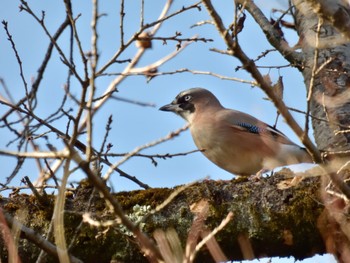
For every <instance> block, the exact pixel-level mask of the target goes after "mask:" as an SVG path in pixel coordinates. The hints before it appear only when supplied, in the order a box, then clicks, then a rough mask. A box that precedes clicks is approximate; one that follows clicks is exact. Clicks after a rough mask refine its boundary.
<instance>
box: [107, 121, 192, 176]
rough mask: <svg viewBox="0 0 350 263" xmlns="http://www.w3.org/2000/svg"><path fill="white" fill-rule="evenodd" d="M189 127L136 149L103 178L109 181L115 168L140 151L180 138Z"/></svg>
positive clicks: (111, 168)
mask: <svg viewBox="0 0 350 263" xmlns="http://www.w3.org/2000/svg"><path fill="white" fill-rule="evenodd" d="M188 127H189V125H188V124H186V125H185V126H184V127H182V128H180V129H178V130H177V131H174V132H171V133H170V134H168V135H167V136H165V137H163V138H160V139H158V140H156V141H154V142H150V143H147V144H145V145H142V146H139V147H137V148H135V149H134V150H132V151H131V152H130V153H129V154H127V155H125V156H124V157H123V158H122V159H121V160H120V161H118V162H117V163H115V164H113V165H112V166H110V167H109V169H108V171H107V172H106V174H105V175H104V176H103V178H104V179H105V180H108V179H109V177H110V176H111V174H112V172H113V170H114V169H115V168H118V167H119V166H120V165H121V164H123V163H124V162H126V161H127V160H129V159H130V158H131V157H132V156H134V155H135V154H137V153H138V152H140V151H142V150H144V149H146V148H150V147H153V146H155V145H157V144H160V143H162V142H165V141H167V140H171V139H172V138H174V137H175V136H178V135H179V134H180V133H181V132H183V131H186V130H187V129H188Z"/></svg>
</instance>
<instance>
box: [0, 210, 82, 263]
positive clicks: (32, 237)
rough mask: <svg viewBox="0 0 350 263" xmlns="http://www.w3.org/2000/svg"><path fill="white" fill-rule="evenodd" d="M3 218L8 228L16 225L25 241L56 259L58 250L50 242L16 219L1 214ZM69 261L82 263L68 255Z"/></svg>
mask: <svg viewBox="0 0 350 263" xmlns="http://www.w3.org/2000/svg"><path fill="white" fill-rule="evenodd" d="M3 214H4V217H5V219H6V221H7V223H8V224H9V225H10V226H14V225H16V227H18V228H19V229H20V230H21V233H22V236H23V237H24V238H25V239H28V240H29V241H30V242H32V243H33V244H35V245H36V246H37V247H39V248H41V249H43V250H45V251H46V252H47V253H48V254H50V255H53V256H55V257H58V251H60V249H59V248H57V247H56V246H54V245H53V244H52V243H51V242H49V241H47V240H46V239H45V238H43V237H42V235H41V234H39V233H37V232H36V231H34V230H33V229H30V228H28V227H26V226H24V225H22V224H21V223H20V222H18V221H17V220H16V219H14V218H13V217H12V216H10V215H9V214H7V213H3ZM69 260H70V262H72V263H82V261H81V260H80V259H78V258H76V257H74V256H72V255H71V254H69Z"/></svg>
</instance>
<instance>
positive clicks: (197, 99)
mask: <svg viewBox="0 0 350 263" xmlns="http://www.w3.org/2000/svg"><path fill="white" fill-rule="evenodd" d="M215 106H219V107H221V104H220V102H219V101H218V99H217V98H216V97H215V96H214V95H213V93H211V92H210V91H208V90H206V89H202V88H192V89H189V90H185V91H182V92H180V93H179V94H178V95H177V96H176V98H175V99H174V100H173V101H172V102H171V103H170V104H167V105H164V106H162V107H160V108H159V110H161V111H171V112H174V113H176V114H178V115H180V116H181V117H182V118H184V119H185V120H186V121H188V122H189V123H191V122H192V120H193V117H194V116H195V114H197V113H198V112H200V111H203V110H207V109H210V108H212V107H215Z"/></svg>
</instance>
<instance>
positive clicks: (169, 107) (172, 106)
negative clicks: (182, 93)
mask: <svg viewBox="0 0 350 263" xmlns="http://www.w3.org/2000/svg"><path fill="white" fill-rule="evenodd" d="M159 110H161V111H172V112H175V113H176V112H178V111H179V110H180V107H179V105H178V104H175V103H170V104H167V105H164V106H162V107H160V108H159Z"/></svg>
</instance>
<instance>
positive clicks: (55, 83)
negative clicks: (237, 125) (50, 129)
mask: <svg viewBox="0 0 350 263" xmlns="http://www.w3.org/2000/svg"><path fill="white" fill-rule="evenodd" d="M28 2H29V5H30V6H31V8H32V9H33V10H34V11H35V12H36V13H37V14H38V15H40V13H41V10H45V24H46V26H47V27H48V29H49V30H50V32H51V33H52V34H53V33H54V32H56V30H57V27H58V25H60V24H61V23H62V22H63V20H64V17H65V8H64V4H63V1H40V0H34V1H28ZM72 2H73V10H74V12H75V13H74V15H75V16H76V15H78V14H79V13H81V16H80V17H79V19H78V20H77V28H78V33H79V36H80V38H81V40H82V45H83V49H84V51H85V52H87V51H89V50H91V46H90V43H91V27H90V21H91V13H92V11H91V1H72ZM164 2H165V1H160V0H152V1H145V23H150V22H153V21H155V20H156V19H157V18H158V16H159V14H160V12H161V10H162V8H163V3H164ZM174 2H175V3H174V4H173V6H172V8H171V10H170V13H172V12H175V11H177V10H179V9H181V8H182V6H184V5H185V6H187V5H190V4H192V3H195V2H194V1H174ZM214 2H215V6H216V8H217V10H218V12H219V13H220V15H221V16H222V18H223V21H224V23H225V24H226V25H228V24H230V23H231V22H232V20H233V14H234V6H233V1H214ZM255 2H256V3H257V4H258V5H259V6H261V7H262V8H263V11H264V12H265V14H266V15H267V16H268V17H269V16H270V14H271V13H270V10H271V8H272V7H274V8H278V9H286V7H287V1H286V0H280V1H277V0H274V1H262V0H260V1H255ZM19 4H20V2H19V1H15V0H12V1H6V0H1V9H0V20H5V21H7V22H8V28H9V31H10V33H11V34H12V36H13V40H14V41H15V43H16V48H17V50H18V53H19V55H20V57H21V60H22V62H23V70H24V75H25V78H26V81H27V82H28V83H31V79H33V78H34V79H35V77H36V76H37V69H38V67H39V66H40V65H41V62H42V60H43V57H44V52H45V51H46V49H47V46H48V44H49V39H48V38H47V36H46V35H45V34H44V32H43V30H42V28H41V27H40V26H39V24H38V23H37V22H36V21H34V19H33V18H32V17H31V16H30V15H28V14H27V13H26V12H19V8H18V6H19ZM119 8H120V3H119V1H115V0H114V1H111V0H104V1H100V13H106V14H107V16H104V17H102V18H101V19H100V20H99V24H98V31H99V42H98V47H99V52H100V61H99V64H98V66H102V65H104V64H105V63H106V62H107V61H108V60H109V59H110V58H111V56H112V55H113V54H114V53H115V52H116V51H117V50H118V48H119V44H120V34H119V33H120V29H119V22H120V20H119V12H120V9H119ZM139 10H140V1H125V13H126V15H125V39H126V40H128V39H129V38H130V37H131V36H132V35H133V34H134V33H135V32H136V31H137V30H138V29H139V24H140V16H139V14H140V13H139V12H140V11H139ZM208 19H209V17H208V15H207V11H206V10H205V8H204V7H203V9H202V11H198V10H196V9H193V10H190V11H188V12H185V13H183V14H180V15H178V16H176V17H174V18H173V19H170V20H168V21H166V22H165V23H164V24H163V25H162V26H161V28H160V30H159V31H158V33H157V35H156V36H162V37H169V36H173V35H174V34H175V32H177V31H178V32H181V33H182V36H181V37H183V38H189V37H192V36H194V35H196V34H198V35H199V37H205V38H210V39H213V40H214V42H209V43H202V42H198V43H192V44H191V45H189V46H188V47H187V48H186V49H185V50H184V51H182V52H181V53H180V54H178V55H177V56H176V57H175V58H174V59H172V60H171V61H169V62H167V63H166V64H164V65H162V66H161V67H160V68H159V69H158V70H159V71H160V72H169V71H175V70H178V69H182V68H188V69H191V70H199V71H211V72H213V73H217V74H220V75H224V76H227V77H237V78H242V79H245V80H252V79H251V77H250V76H249V75H247V74H246V73H245V72H244V71H243V70H239V71H236V70H235V69H236V67H237V66H239V65H240V63H239V62H238V61H237V60H236V59H234V58H232V57H229V56H225V55H221V54H218V53H215V52H211V51H209V49H210V48H217V49H222V50H225V49H226V47H225V45H224V43H223V40H222V39H221V38H220V36H219V35H218V33H217V31H216V30H215V28H214V26H212V25H204V26H201V27H195V28H191V26H192V25H194V24H196V23H197V22H199V21H203V20H208ZM285 33H286V35H285V36H286V38H287V40H288V42H289V43H290V45H294V44H295V43H296V42H297V40H298V39H297V36H296V33H295V32H293V31H286V32H285ZM239 39H240V43H241V44H242V47H243V49H244V50H245V52H246V53H247V54H248V55H249V56H250V57H251V58H253V59H254V58H256V57H257V56H259V55H260V54H261V53H262V52H263V51H265V50H266V49H270V48H271V46H270V45H269V44H268V43H267V41H266V40H265V36H264V35H263V34H262V32H261V30H260V28H259V27H258V26H257V25H256V24H255V23H254V21H253V19H252V18H251V17H250V16H249V14H247V19H246V23H245V27H244V30H243V31H242V33H241V34H240V35H239ZM68 43H69V34H68V31H67V32H66V33H65V34H64V35H63V36H62V37H61V38H60V39H59V45H60V46H61V47H62V49H63V50H64V51H65V52H67V51H68ZM176 44H177V42H173V41H168V44H167V45H163V43H162V41H154V42H153V48H152V49H149V50H147V51H146V53H145V54H144V56H143V57H142V59H141V61H140V63H139V64H138V65H137V66H138V67H143V66H146V65H148V64H149V63H153V62H155V61H157V60H158V59H161V58H162V57H164V56H165V55H167V54H168V53H169V52H172V51H173V50H176ZM136 51H137V48H136V47H135V46H134V45H132V46H130V47H129V48H128V49H127V50H126V52H125V53H124V54H123V55H122V56H121V57H120V59H130V58H133V56H134V54H135V53H136ZM75 57H76V66H77V70H78V71H79V72H80V73H82V67H81V65H79V62H80V59H79V54H78V50H77V49H75ZM257 64H258V65H261V66H272V65H276V66H277V65H287V64H288V62H287V61H285V60H284V59H282V58H281V56H280V55H279V54H277V53H276V52H272V53H270V54H269V55H268V56H267V57H266V58H263V59H261V60H260V61H259V62H257ZM124 67H125V64H121V65H119V64H116V65H113V66H111V67H110V68H109V69H108V70H107V71H106V72H108V73H117V72H121V71H122V70H123V68H124ZM262 72H264V74H270V77H271V79H272V81H273V82H275V81H277V79H278V77H279V76H283V82H284V88H285V93H284V100H285V103H286V104H287V105H288V106H290V107H293V108H297V109H300V110H304V109H305V96H306V95H305V94H306V92H305V86H304V83H303V78H302V76H301V74H300V73H299V72H298V71H297V70H296V69H290V68H281V69H279V70H276V69H272V70H269V69H262ZM0 78H2V79H3V80H4V81H5V83H6V85H7V86H8V88H9V89H10V91H11V93H12V96H13V97H14V98H15V100H19V99H20V98H22V97H23V96H24V95H25V91H24V87H23V83H22V81H21V79H20V77H19V67H18V64H17V61H16V58H15V56H14V52H13V50H12V48H11V45H10V43H9V41H7V37H6V34H5V31H4V30H3V28H2V29H1V30H0ZM66 78H67V68H66V66H65V65H63V63H62V62H61V61H60V59H59V56H58V54H57V51H54V55H53V57H52V59H51V60H50V62H49V66H48V69H47V71H46V72H45V75H44V80H43V82H42V84H41V86H40V91H39V97H38V107H37V108H36V110H35V113H36V115H38V116H39V117H41V118H45V117H47V116H49V115H50V114H51V113H52V112H54V111H55V110H56V109H57V108H58V106H59V105H60V103H61V101H62V98H63V94H64V89H63V87H64V85H65V82H66ZM114 78H115V76H109V77H102V78H99V79H98V81H97V96H100V95H102V93H103V92H104V91H105V89H106V88H107V86H108V84H109V83H110V82H111V81H112V80H113V79H114ZM191 87H204V88H207V89H209V90H211V91H212V92H213V93H214V94H215V95H216V96H217V97H218V98H219V100H220V101H221V102H222V104H223V105H224V106H226V107H227V108H234V109H237V110H240V111H244V112H246V113H249V114H251V115H254V116H255V117H257V118H259V119H261V120H263V121H265V122H267V123H268V124H274V122H275V118H276V110H275V108H274V107H273V105H272V104H271V103H270V102H269V101H267V100H264V99H263V98H264V97H265V95H264V93H263V92H262V91H261V90H260V89H259V88H256V87H255V88H252V87H251V86H250V85H248V84H243V83H239V82H232V81H227V80H221V79H218V78H215V77H212V76H205V75H193V74H191V73H182V74H174V75H166V76H159V77H156V78H154V79H152V80H151V81H150V82H148V83H147V80H146V78H145V77H143V76H132V77H128V78H127V79H125V80H124V81H123V82H122V83H121V85H119V86H118V90H119V93H118V94H116V95H117V96H120V97H122V98H127V99H131V100H136V101H142V102H148V103H154V104H155V105H156V107H140V106H137V105H134V104H129V103H125V102H121V101H116V100H110V101H109V102H108V103H107V104H105V105H104V106H103V107H102V109H101V110H100V111H99V112H98V113H97V116H96V117H95V118H94V139H93V140H94V141H93V144H94V146H95V147H96V148H99V147H100V145H101V142H102V139H103V136H104V132H105V126H106V123H107V120H108V117H109V115H113V124H112V131H111V132H110V136H109V139H108V142H110V143H112V144H113V145H114V146H113V148H112V150H111V152H113V153H124V152H129V151H131V150H133V149H134V148H136V147H138V146H140V145H144V144H146V143H149V142H151V141H154V140H156V139H159V138H161V137H164V136H166V135H167V134H169V133H170V132H171V131H174V130H177V129H179V128H180V127H182V126H183V125H184V124H185V122H184V120H183V119H181V118H180V117H178V116H175V115H174V114H171V113H167V112H161V111H158V108H159V107H160V106H162V105H164V104H167V103H169V102H171V101H172V100H173V99H174V97H175V96H176V95H177V94H178V93H179V92H180V91H182V90H185V89H188V88H191ZM71 92H72V93H73V94H74V95H76V96H78V97H79V95H80V85H79V84H78V83H77V82H76V81H73V82H72V90H71ZM1 94H4V93H3V90H1ZM69 107H75V104H74V102H72V101H69V102H68V103H67V105H66V106H65V107H64V108H65V109H66V110H68V109H69ZM7 110H8V108H6V107H4V106H3V105H0V115H1V116H2V115H3V114H4V112H6V111H7ZM293 115H294V116H295V118H296V119H297V121H298V122H299V123H300V124H301V125H304V116H303V115H300V114H293ZM15 118H16V116H15V115H13V120H14V119H15ZM66 123H67V119H65V118H63V119H61V120H59V121H57V122H55V123H54V126H55V127H56V128H58V129H60V130H61V131H65V129H66ZM19 127H20V126H18V128H19ZM277 128H278V129H279V130H281V131H282V132H283V133H285V134H286V135H287V136H288V137H290V138H291V139H292V140H293V141H295V142H297V143H299V141H298V138H297V137H296V136H295V135H294V134H293V132H292V131H291V129H290V128H289V127H288V126H287V125H285V123H284V122H283V120H282V119H280V121H279V123H278V125H277ZM45 131H47V130H45V129H42V131H41V132H45ZM14 138H15V136H14V134H12V133H9V132H8V131H7V130H6V129H1V136H0V147H1V148H2V149H4V148H6V145H7V143H8V142H9V141H11V140H12V139H14ZM80 139H81V140H82V141H83V142H84V141H85V137H84V136H82V137H80ZM49 142H50V143H51V144H53V145H56V146H57V147H58V148H59V147H60V146H62V144H61V143H60V140H59V139H58V138H57V136H56V135H54V134H49ZM37 143H38V144H40V145H42V149H43V150H48V149H47V148H45V143H46V141H45V140H44V139H41V141H37ZM299 144H300V143H299ZM16 146H17V145H16V143H13V144H11V145H9V148H8V149H12V150H16V149H17V148H16ZM194 149H195V145H194V143H193V141H192V138H191V135H190V133H189V131H186V132H184V133H182V134H181V135H180V136H179V137H177V138H175V139H173V140H170V141H167V142H165V143H163V144H161V145H158V146H157V147H153V148H150V149H147V150H145V151H143V152H142V153H147V154H166V153H169V154H174V153H181V152H186V151H190V150H194ZM28 150H32V149H28ZM156 160H157V163H158V165H157V166H154V165H153V164H152V162H151V161H150V160H149V159H146V158H140V157H134V158H131V159H130V160H129V161H127V162H126V163H124V164H123V165H122V166H121V167H120V168H121V169H122V170H124V171H125V172H127V173H128V174H130V175H132V176H135V177H137V178H138V179H139V180H141V181H142V182H144V183H147V184H148V185H150V186H151V187H172V186H175V185H180V184H186V183H189V182H192V181H195V180H199V179H203V178H205V177H207V176H209V177H210V178H211V179H215V180H218V179H222V180H229V179H231V178H232V177H233V175H232V174H230V173H228V172H225V171H224V170H222V169H220V168H218V167H216V166H215V165H214V164H212V163H211V162H210V161H208V160H207V159H206V158H205V157H204V156H203V155H202V154H201V153H198V152H197V153H194V154H190V155H187V156H182V157H174V158H171V159H166V160H162V159H156ZM110 161H112V162H113V163H114V162H117V161H118V159H117V158H110ZM15 163H16V162H15V159H14V158H8V157H4V156H1V157H0V164H1V168H2V174H3V177H2V179H1V180H5V176H8V175H9V174H10V173H11V172H12V170H13V168H14V166H15ZM105 170H106V169H104V171H105ZM26 175H27V176H29V177H30V178H32V179H33V180H35V178H37V176H38V170H37V167H36V165H35V164H34V162H33V161H31V160H27V161H26V162H25V164H24V166H23V167H22V169H21V170H20V171H19V173H18V175H17V176H16V178H15V179H14V180H13V181H12V183H11V184H12V185H19V184H20V183H19V181H20V180H21V178H23V177H24V176H26ZM58 176H59V173H58ZM80 179H81V174H79V173H77V174H76V175H74V176H72V177H71V180H72V181H78V180H80ZM1 182H2V181H1ZM111 185H112V186H113V188H114V191H123V190H133V189H139V187H138V185H136V184H135V183H133V182H131V181H129V180H127V179H125V178H121V177H119V175H117V174H116V173H115V174H113V175H112V178H111ZM322 260H325V261H323V262H331V261H329V260H330V259H329V258H325V257H322ZM260 262H263V261H260ZM276 262H293V260H292V259H290V260H289V261H288V260H284V261H279V260H278V261H276ZM305 262H321V260H320V261H319V260H316V261H314V260H312V261H305Z"/></svg>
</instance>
